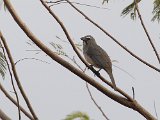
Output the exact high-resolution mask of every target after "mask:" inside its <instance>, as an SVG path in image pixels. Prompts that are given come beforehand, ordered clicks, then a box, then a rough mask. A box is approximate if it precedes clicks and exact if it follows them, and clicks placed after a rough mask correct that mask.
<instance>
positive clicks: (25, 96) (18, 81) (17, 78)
mask: <svg viewBox="0 0 160 120" xmlns="http://www.w3.org/2000/svg"><path fill="white" fill-rule="evenodd" d="M0 37H1V40H2V43H3V45H4V48H5V50H6V53H7V55H8V58H9V61H10V63H11V68H12V71H13V75H14V77H15V80H16V83H17V86H18V88H19V90H20V92H21V94H22V96H23V98H24V100H25V102H26V104H27V106H28V108H29V110H30V112H31V113H32V115H33V117H34V119H35V120H38V118H37V116H36V114H35V112H34V110H33V108H32V106H31V103H30V102H29V99H28V97H27V95H26V93H25V91H24V90H23V87H22V85H21V82H20V80H19V77H18V74H17V71H16V68H15V63H14V60H13V58H12V55H11V52H10V50H9V47H8V45H7V43H6V40H5V38H4V37H3V36H2V34H1V32H0Z"/></svg>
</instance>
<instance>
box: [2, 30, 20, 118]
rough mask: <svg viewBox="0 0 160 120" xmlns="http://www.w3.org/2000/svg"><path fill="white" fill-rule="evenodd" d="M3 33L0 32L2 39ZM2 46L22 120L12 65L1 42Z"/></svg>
mask: <svg viewBox="0 0 160 120" xmlns="http://www.w3.org/2000/svg"><path fill="white" fill-rule="evenodd" d="M2 37H3V36H2V33H1V32H0V38H1V39H2ZM0 44H1V45H2V51H3V54H4V58H5V60H6V63H7V67H8V71H9V74H10V77H11V84H12V87H13V90H14V94H15V95H16V99H17V103H18V106H17V107H18V116H19V120H21V112H20V108H19V97H18V93H17V91H16V88H15V85H14V81H13V75H12V72H11V68H10V65H9V62H8V60H7V56H6V54H5V48H4V47H3V44H2V43H1V41H0Z"/></svg>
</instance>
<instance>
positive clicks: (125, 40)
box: [0, 0, 160, 120]
mask: <svg viewBox="0 0 160 120" xmlns="http://www.w3.org/2000/svg"><path fill="white" fill-rule="evenodd" d="M76 1H77V2H80V3H86V4H91V5H96V6H100V7H107V8H108V9H97V8H91V7H86V6H80V5H76V6H77V7H78V8H79V9H81V10H82V11H84V13H85V14H86V15H88V16H89V17H90V18H92V19H93V20H94V21H96V22H97V23H98V24H99V25H101V26H102V27H103V28H104V29H105V30H107V31H108V32H109V33H110V34H111V35H113V36H114V37H115V38H116V39H118V41H120V42H121V43H122V44H123V45H125V46H126V47H127V48H129V49H130V50H131V51H133V52H134V53H136V54H137V55H138V56H140V57H141V58H143V59H144V60H146V61H148V62H149V63H151V64H153V65H154V66H157V67H158V66H160V65H159V64H158V61H157V59H156V57H155V54H154V52H153V49H152V48H151V46H150V44H149V42H148V39H147V37H146V35H145V33H144V31H143V29H142V26H141V24H140V22H139V19H137V20H136V21H132V20H131V19H130V17H129V16H128V17H125V18H123V17H120V13H121V11H122V9H123V8H124V7H125V6H126V5H128V4H129V3H130V2H132V1H131V0H129V1H124V0H121V1H118V0H114V1H112V2H110V3H109V4H108V5H103V6H102V5H101V1H100V0H94V1H92V0H88V1H86V0H79V1H78V0H76ZM11 2H12V4H13V6H14V8H15V9H16V11H17V13H18V14H19V16H20V17H21V18H22V20H23V21H24V22H25V23H26V25H27V26H28V27H29V28H30V30H31V31H32V32H33V33H34V34H35V35H36V36H37V37H38V38H39V39H40V40H41V41H43V42H44V43H45V44H46V45H48V47H50V48H51V49H53V48H52V46H51V45H50V44H49V42H54V43H59V44H62V46H63V47H64V50H65V52H66V53H67V54H68V55H69V56H70V57H73V56H76V55H75V53H74V52H73V50H72V48H71V46H70V45H69V44H67V43H63V42H61V41H60V40H58V39H57V38H56V36H59V37H60V38H62V39H63V40H66V41H67V39H66V37H65V35H64V33H63V31H62V30H61V28H60V26H59V25H58V24H57V22H56V21H55V20H54V18H52V16H50V14H49V13H48V12H47V11H46V10H45V9H44V7H43V6H42V5H41V3H40V2H39V0H23V1H21V0H18V1H17V0H11ZM139 7H140V11H141V13H142V17H143V18H144V22H145V25H146V27H147V29H148V32H149V33H150V36H151V38H152V39H153V42H154V43H155V45H156V47H157V49H158V51H159V53H160V40H159V32H158V31H159V24H157V22H154V23H153V22H151V18H152V16H151V12H152V2H150V1H149V0H148V1H144V2H143V4H142V3H141V4H140V6H139ZM52 9H53V11H54V12H55V13H56V14H57V15H58V16H59V17H60V19H61V20H62V21H63V23H64V25H65V26H66V28H67V29H68V31H69V33H70V35H71V37H72V38H73V39H74V41H75V42H76V43H82V42H81V40H80V37H82V36H84V35H87V34H90V35H93V36H94V37H95V39H96V41H97V43H98V44H99V45H100V46H101V47H102V48H104V49H105V50H106V51H107V53H108V54H109V56H110V57H111V59H112V60H117V61H118V62H115V63H113V64H114V65H116V66H119V67H121V68H123V69H124V70H126V71H127V72H129V73H130V74H131V75H132V76H134V77H135V79H133V78H131V77H130V76H129V75H127V74H126V73H124V72H123V71H121V70H119V69H117V68H116V67H113V74H114V77H115V80H116V83H117V86H118V87H120V88H121V89H122V90H124V91H125V92H126V93H128V94H129V95H131V96H132V90H131V87H132V86H133V87H134V88H135V98H136V100H137V101H138V102H139V103H140V104H141V105H142V106H143V107H144V108H145V109H147V110H148V111H149V112H150V113H152V114H153V115H154V116H155V112H154V101H155V102H156V108H157V112H158V115H159V114H160V102H159V101H160V95H159V92H158V91H160V87H159V85H160V79H159V77H160V74H159V73H158V72H156V71H154V70H153V69H151V68H149V67H148V66H146V65H144V64H142V63H141V62H139V61H138V60H137V59H135V58H133V57H132V56H131V55H130V54H128V53H127V52H126V51H125V50H123V49H122V48H121V47H119V46H118V45H117V44H116V43H115V42H113V41H112V40H111V39H110V38H109V37H107V36H106V35H105V34H104V33H102V32H101V31H100V30H99V29H97V28H96V27H95V26H93V25H92V24H91V23H89V22H88V21H87V20H85V19H84V17H82V16H81V15H79V14H78V13H77V12H76V11H75V10H74V9H73V8H71V7H70V6H69V5H67V4H61V5H57V6H54V7H52ZM0 28H1V31H2V33H3V35H4V36H5V37H6V39H7V43H8V44H9V47H10V49H11V51H12V55H13V57H14V61H15V62H16V61H17V60H19V59H22V58H33V57H34V58H38V59H41V60H44V61H46V62H49V63H50V64H46V63H42V62H40V61H36V60H25V61H21V62H19V63H18V64H17V65H16V68H17V71H18V75H19V77H20V80H21V83H22V85H23V87H24V89H25V91H26V93H27V96H28V98H29V100H30V101H31V103H32V106H33V108H34V110H35V112H36V114H37V115H38V117H39V119H40V120H62V119H64V118H65V117H66V115H68V114H70V113H72V112H75V111H82V112H85V113H87V114H88V115H89V116H90V117H91V119H92V120H105V119H104V117H103V116H102V114H101V113H100V111H99V110H98V109H97V108H96V106H95V105H94V104H93V102H92V101H91V99H90V97H89V94H88V92H87V89H86V87H85V82H84V81H83V80H81V79H80V78H78V77H77V76H76V75H74V74H72V73H71V72H70V71H68V70H67V69H65V68H63V67H62V66H61V65H59V64H58V63H56V62H55V61H53V60H51V59H50V58H49V57H48V56H46V55H45V54H44V53H43V52H41V53H39V54H35V52H33V51H32V52H29V51H26V50H35V49H36V50H37V49H38V48H37V47H36V46H34V45H33V47H32V46H30V45H28V44H27V42H30V39H29V38H28V37H27V36H26V35H25V34H24V33H23V31H22V30H21V29H20V28H19V26H18V25H17V24H16V23H15V21H14V20H13V19H12V17H11V15H10V14H9V12H8V11H7V12H5V11H4V10H3V9H1V12H0ZM30 43H31V42H30ZM53 50H54V49H53ZM75 58H76V60H77V62H78V63H79V64H80V65H81V67H82V68H83V69H84V68H85V66H84V65H83V64H82V62H81V61H79V59H78V57H77V56H76V57H75ZM64 59H66V60H67V61H69V62H70V63H72V62H71V61H70V60H68V59H67V58H65V57H64ZM72 64H73V63H72ZM73 65H74V64H73ZM86 74H89V75H90V76H91V77H93V78H94V79H95V80H97V81H99V82H100V83H101V81H100V80H99V79H98V78H97V77H94V74H93V73H92V72H91V71H90V70H88V71H86ZM101 74H102V75H103V76H105V77H106V79H109V77H108V75H107V74H106V73H105V72H104V71H103V70H102V71H101ZM1 83H2V84H3V85H4V87H5V88H6V89H7V90H8V92H9V91H13V90H12V87H11V82H10V77H9V75H8V74H7V76H6V79H5V80H1ZM102 84H103V83H102ZM103 85H104V86H106V87H107V88H109V86H107V85H105V84H103ZM90 88H91V92H92V94H93V96H94V98H95V100H96V101H97V103H98V104H99V106H100V107H101V108H102V109H103V110H104V112H105V113H106V115H107V116H108V117H109V118H110V120H145V118H144V117H142V116H141V115H140V114H139V113H137V112H135V111H133V110H131V109H129V108H126V107H124V106H122V105H120V104H117V103H116V102H114V101H113V100H111V99H110V98H108V97H106V96H105V95H103V94H102V93H100V92H99V91H97V89H95V88H93V87H91V86H90ZM109 89H110V88H109ZM10 94H11V95H12V96H14V94H13V93H11V92H10ZM19 96H20V93H19ZM20 104H21V105H22V106H23V107H25V108H26V109H27V107H26V105H25V103H24V100H23V99H22V97H20ZM0 108H1V109H2V110H3V111H4V112H6V113H7V114H8V115H9V116H10V117H11V118H12V119H13V120H17V119H18V112H17V108H16V107H15V106H14V105H13V104H12V103H11V102H10V101H9V100H8V99H7V98H6V97H5V96H4V94H3V93H2V92H0ZM22 115H23V113H22ZM22 120H28V119H27V118H26V117H25V116H24V115H23V119H22Z"/></svg>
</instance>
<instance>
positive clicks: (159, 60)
mask: <svg viewBox="0 0 160 120" xmlns="http://www.w3.org/2000/svg"><path fill="white" fill-rule="evenodd" d="M134 4H135V8H136V10H137V13H138V16H139V19H140V21H141V25H142V27H143V29H144V31H145V33H146V35H147V37H148V40H149V42H150V44H151V46H152V48H153V51H154V52H155V55H156V57H157V59H158V62H159V64H160V57H159V54H158V52H157V50H156V48H155V46H154V44H153V42H152V40H151V37H150V35H149V33H148V31H147V29H146V26H145V25H144V22H143V19H142V16H141V13H140V11H139V8H138V4H137V2H136V0H134Z"/></svg>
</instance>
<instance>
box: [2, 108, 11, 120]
mask: <svg viewBox="0 0 160 120" xmlns="http://www.w3.org/2000/svg"><path fill="white" fill-rule="evenodd" d="M0 118H1V119H2V120H11V118H9V117H8V116H7V115H6V114H5V113H4V112H3V111H2V110H1V109H0Z"/></svg>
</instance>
